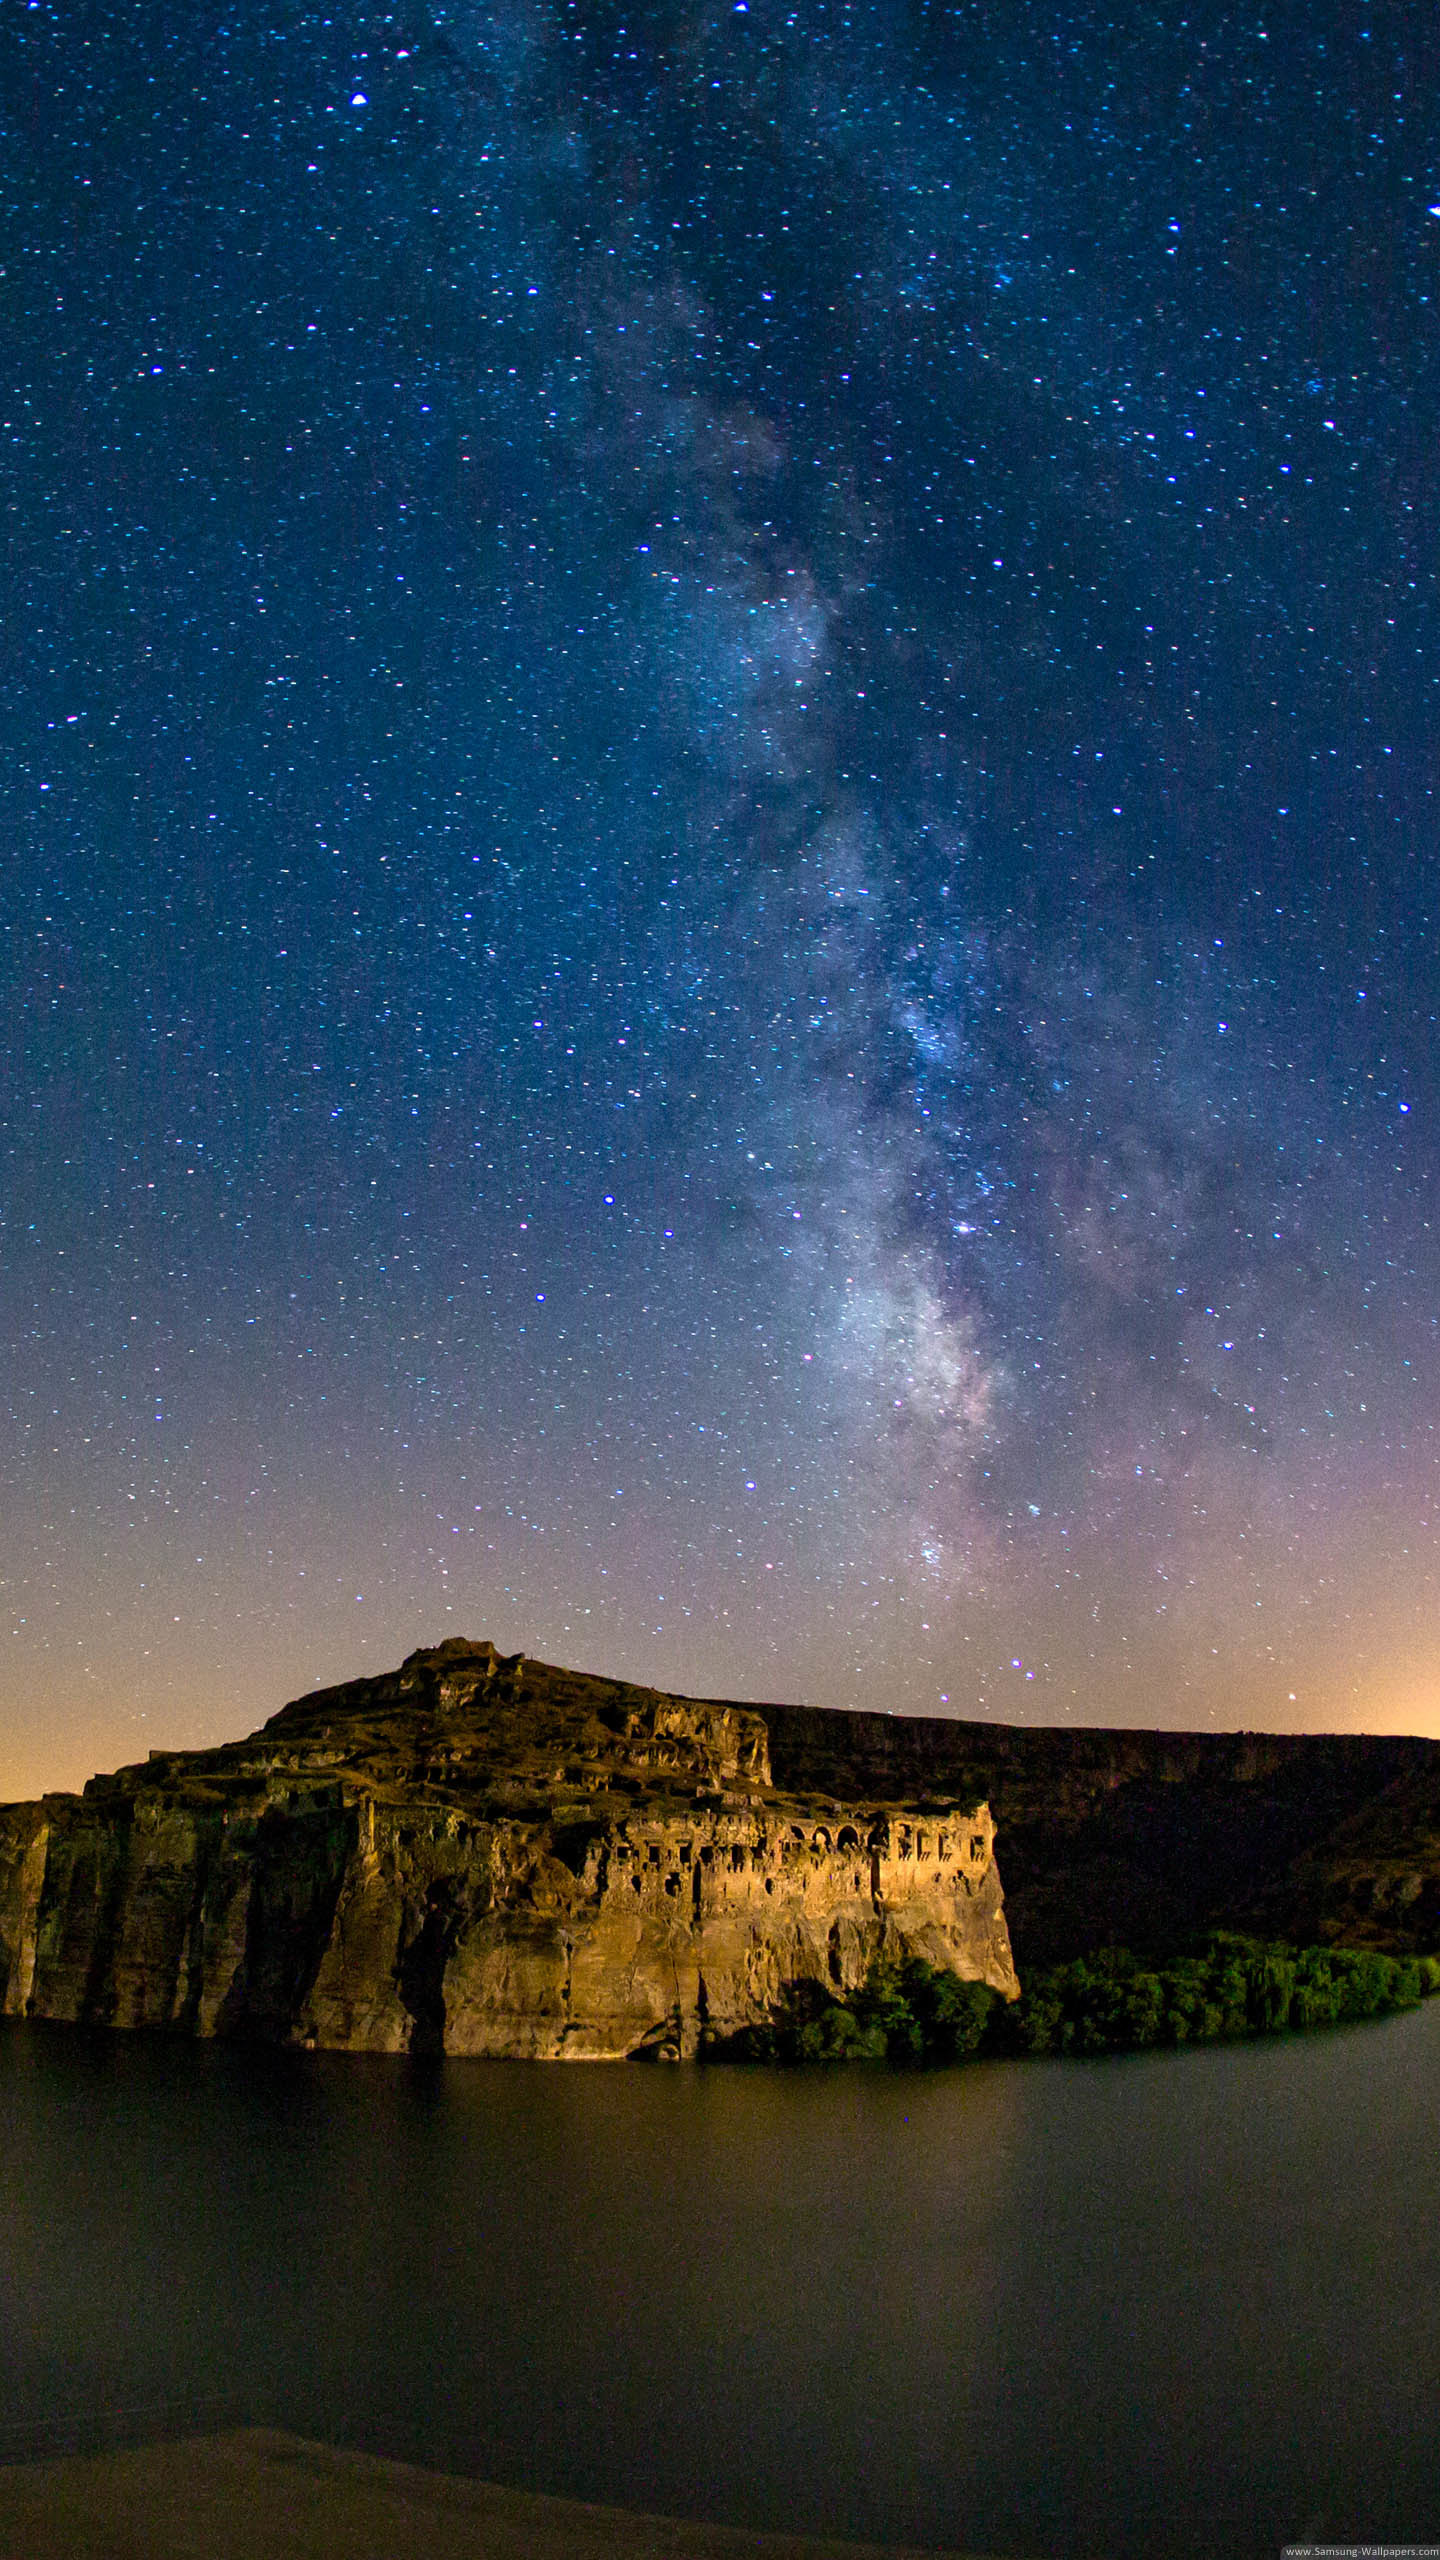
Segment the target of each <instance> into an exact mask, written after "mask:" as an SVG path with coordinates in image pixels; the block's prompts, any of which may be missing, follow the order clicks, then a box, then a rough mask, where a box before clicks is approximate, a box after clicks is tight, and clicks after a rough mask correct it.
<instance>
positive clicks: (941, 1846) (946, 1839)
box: [935, 1831, 950, 1866]
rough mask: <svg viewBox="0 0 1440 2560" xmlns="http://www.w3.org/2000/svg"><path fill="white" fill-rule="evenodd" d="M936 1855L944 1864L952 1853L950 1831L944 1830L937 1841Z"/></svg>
mask: <svg viewBox="0 0 1440 2560" xmlns="http://www.w3.org/2000/svg"><path fill="white" fill-rule="evenodd" d="M935 1855H936V1857H937V1858H938V1859H939V1860H940V1862H941V1864H942V1866H943V1864H944V1862H945V1860H946V1859H947V1858H948V1857H949V1855H950V1834H949V1832H948V1831H942V1832H941V1834H940V1837H939V1839H938V1840H937V1841H936V1843H935Z"/></svg>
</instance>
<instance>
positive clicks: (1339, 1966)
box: [708, 1934, 1440, 2063]
mask: <svg viewBox="0 0 1440 2560" xmlns="http://www.w3.org/2000/svg"><path fill="white" fill-rule="evenodd" d="M1436 1991H1440V1957H1437V1956H1408V1957H1397V1956H1389V1955H1384V1954H1381V1953H1379V1952H1378V1951H1377V1950H1375V1949H1374V1948H1369V1947H1361V1948H1351V1947H1288V1946H1282V1945H1270V1944H1266V1943H1264V1942H1263V1941H1260V1940H1257V1939H1253V1938H1242V1937H1237V1936H1234V1935H1230V1934H1224V1935H1221V1934H1217V1935H1215V1936H1212V1937H1210V1938H1208V1939H1207V1940H1206V1941H1205V1942H1204V1944H1203V1945H1202V1946H1200V1947H1199V1948H1197V1949H1196V1950H1195V1951H1194V1952H1193V1953H1191V1954H1189V1955H1183V1956H1174V1957H1171V1958H1170V1959H1169V1961H1168V1962H1166V1963H1163V1964H1150V1965H1147V1964H1145V1963H1142V1962H1141V1961H1140V1959H1139V1958H1137V1957H1136V1956H1134V1955H1133V1954H1132V1953H1131V1951H1130V1949H1129V1948H1128V1947H1107V1948H1104V1949H1102V1950H1101V1951H1100V1952H1099V1953H1098V1954H1096V1955H1093V1956H1085V1957H1080V1958H1077V1959H1076V1960H1075V1961H1074V1962H1073V1963H1070V1964H1060V1965H1050V1966H1048V1967H1044V1968H1042V1969H1041V1970H1040V1971H1038V1972H1036V1973H1035V1974H1033V1975H1032V1976H1031V1977H1030V1978H1029V1980H1028V1981H1027V1983H1026V1985H1025V1988H1024V1990H1023V1992H1022V1994H1021V1996H1020V1998H1019V1999H1018V2000H1015V2001H1010V2002H1006V2001H1003V2000H1001V1999H1000V1998H999V1997H998V1996H997V1994H996V1993H995V1992H993V1991H992V1990H991V1989H990V1988H989V1986H988V1984H986V1983H983V1982H962V1981H961V1980H960V1979H959V1978H958V1976H956V1975H955V1974H953V1973H946V1972H943V1971H940V1970H938V1969H937V1968H936V1967H935V1966H933V1965H928V1964H924V1963H921V1962H919V1961H918V1960H912V1961H911V1962H909V1963H906V1964H901V1965H892V1966H883V1967H877V1968H876V1969H875V1970H873V1971H872V1973H871V1974H870V1977H869V1979H868V1981H867V1982H866V1983H865V1985H864V1986H863V1988H862V1989H861V1990H860V1991H858V1992H856V1993H855V1994H854V1995H853V1997H851V1998H850V1999H848V2000H846V1999H841V1998H839V1997H838V1996H832V1995H829V1994H827V1993H825V1992H823V1991H822V1990H821V1989H820V1987H819V1986H818V1985H817V1984H814V1983H805V1984H802V1985H800V1986H799V1987H798V1988H797V1989H796V1990H794V1991H792V1992H791V1993H790V1995H789V1997H788V1999H787V2000H786V2002H785V2005H784V2007H783V2009H782V2010H781V2011H780V2013H779V2014H778V2015H777V2016H776V2017H775V2018H774V2019H773V2020H771V2021H769V2022H767V2023H766V2024H765V2025H763V2026H756V2027H747V2028H745V2029H744V2030H743V2032H742V2033H741V2034H739V2035H736V2036H731V2037H727V2038H724V2039H718V2038H717V2039H716V2040H715V2041H714V2042H713V2043H712V2044H711V2045H710V2047H709V2049H708V2050H709V2053H710V2056H711V2058H713V2059H715V2060H718V2061H737V2062H899V2063H927V2062H962V2061H966V2060H969V2059H971V2058H972V2057H976V2056H979V2055H983V2054H993V2055H998V2054H1027V2053H1028V2054H1037V2053H1066V2054H1069V2053H1073V2054H1097V2053H1138V2052H1144V2051H1145V2050H1146V2049H1147V2048H1148V2047H1150V2046H1152V2045H1182V2044H1216V2043H1221V2042H1229V2041H1232V2040H1233V2039H1235V2038H1237V2037H1242V2036H1257V2035H1277V2034H1287V2033H1288V2034H1296V2033H1301V2032H1303V2031H1304V2030H1306V2029H1309V2028H1314V2027H1336V2026H1344V2025H1349V2024H1354V2023H1357V2022H1358V2021H1359V2020H1361V2019H1364V2018H1378V2017H1383V2016H1385V2015H1386V2014H1387V2013H1390V2012H1393V2011H1396V2010H1402V2009H1416V2008H1418V2007H1419V2005H1420V2003H1421V2001H1422V2000H1425V1999H1428V1998H1429V1997H1430V1996H1431V1995H1432V1994H1433V1993H1434V1992H1436Z"/></svg>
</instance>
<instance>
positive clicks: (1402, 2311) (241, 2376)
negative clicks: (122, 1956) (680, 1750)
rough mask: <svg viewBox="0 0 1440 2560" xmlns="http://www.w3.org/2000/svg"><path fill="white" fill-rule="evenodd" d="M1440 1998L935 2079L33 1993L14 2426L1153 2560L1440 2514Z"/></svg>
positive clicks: (16, 2186) (14, 2334)
mask: <svg viewBox="0 0 1440 2560" xmlns="http://www.w3.org/2000/svg"><path fill="white" fill-rule="evenodd" d="M1437 2118H1440V2002H1436V2003H1434V2004H1432V2007H1431V2008H1430V2009H1429V2010H1426V2011H1424V2012H1421V2013H1420V2014H1418V2015H1416V2016H1413V2017H1408V2018H1401V2019H1396V2020H1392V2021H1389V2022H1387V2023H1385V2024H1383V2025H1380V2026H1376V2027H1369V2028H1362V2029H1355V2030H1351V2031H1349V2032H1342V2033H1340V2034H1335V2035H1328V2036H1317V2037H1313V2038H1310V2039H1308V2040H1297V2041H1295V2042H1290V2043H1279V2044H1273V2045H1272V2044H1257V2045H1243V2046H1236V2047H1232V2048H1226V2049H1219V2050H1215V2049H1212V2050H1210V2051H1206V2052H1200V2053H1192V2054H1179V2055H1164V2056H1153V2057H1144V2058H1138V2059H1134V2060H1129V2061H1121V2062H1098V2063H1072V2062H1039V2063H996V2064H985V2065H981V2066H978V2067H972V2068H970V2069H968V2070H958V2071H952V2072H941V2073H934V2074H930V2075H926V2076H923V2077H922V2076H900V2075H893V2074H890V2073H887V2072H884V2071H869V2070H854V2069H852V2070H849V2071H843V2072H836V2073H830V2074H827V2073H823V2072H822V2073H788V2074H787V2073H780V2072H773V2073H771V2072H764V2071H743V2070H719V2069H711V2070H708V2071H706V2070H698V2069H686V2068H681V2069H672V2070H665V2069H656V2070H644V2069H640V2068H637V2067H633V2066H632V2067H629V2068H626V2067H623V2066H619V2067H614V2068H591V2069H580V2068H575V2069H565V2068H561V2067H556V2066H550V2067H546V2066H541V2065H527V2064H508V2063H484V2062H453V2061H452V2062H445V2063H438V2062H437V2063H427V2064H425V2065H423V2066H421V2065H412V2064H409V2063H406V2062H403V2061H391V2060H386V2059H378V2058H370V2057H356V2056H348V2055H343V2056H342V2055H324V2054H274V2053H266V2052H242V2051H237V2050H236V2049H234V2048H225V2049H218V2048H215V2047H197V2046H193V2045H188V2044H166V2043H163V2042H160V2041H151V2040H148V2039H141V2038H127V2037H116V2038H113V2039H109V2040H105V2039H94V2040H92V2039H90V2038H87V2037H83V2036H80V2035H77V2034H74V2033H71V2032H69V2031H67V2030H64V2029H54V2028H50V2029H46V2028H36V2027H25V2026H12V2027H8V2028H6V2029H4V2030H3V2031H0V2394H3V2402H4V2412H5V2417H6V2419H7V2420H8V2421H9V2422H11V2423H12V2424H13V2423H17V2422H28V2421H31V2420H36V2419H41V2418H44V2419H49V2418H52V2417H53V2416H54V2415H55V2414H56V2413H57V2412H71V2411H86V2410H96V2409H99V2408H102V2407H105V2406H107V2405H109V2406H126V2405H132V2406H133V2405H134V2404H136V2403H140V2402H145V2403H150V2402H154V2403H159V2402H170V2403H192V2404H193V2403H196V2402H199V2401H201V2400H205V2399H208V2398H211V2397H212V2396H215V2395H218V2396H220V2397H221V2398H222V2399H223V2400H224V2402H225V2404H226V2405H227V2407H228V2408H229V2409H230V2410H231V2411H232V2412H233V2413H235V2414H242V2415H243V2414H249V2415H253V2416H255V2417H257V2418H264V2419H269V2420H272V2421H274V2422H276V2423H280V2424H283V2425H287V2426H291V2427H295V2428H297V2429H299V2430H301V2431H302V2432H304V2433H307V2434H313V2435H320V2436H328V2437H332V2438H336V2439H339V2440H342V2441H348V2442H351V2443H357V2444H364V2445H367V2446H369V2447H371V2448H373V2449H375V2450H378V2451H382V2452H390V2453H396V2454H401V2455H405V2456H408V2457H410V2458H418V2459H420V2460H422V2461H431V2462H435V2463H438V2464H441V2465H443V2466H445V2467H449V2468H454V2469H464V2470H470V2471H474V2472H477V2473H480V2474H482V2475H484V2476H486V2477H489V2478H491V2479H496V2480H504V2481H510V2482H514V2483H517V2484H520V2485H524V2486H528V2487H534V2488H541V2489H548V2490H553V2491H557V2492H560V2493H563V2494H568V2495H574V2496H582V2497H591V2498H599V2499H605V2500H612V2501H615V2502H617V2503H622V2504H629V2505H635V2506H643V2507H651V2508H659V2509H662V2510H670V2511H674V2512H677V2513H684V2514H692V2515H705V2516H711V2517H716V2518H721V2519H725V2520H729V2521H733V2522H741V2523H749V2524H755V2525H762V2526H771V2527H780V2526H786V2525H789V2526H794V2527H802V2526H803V2527H808V2528H810V2529H813V2530H817V2531H818V2530H828V2531H830V2532H834V2533H847V2534H853V2535H856V2536H862V2537H870V2538H873V2539H875V2540H894V2541H899V2540H909V2541H913V2542H917V2543H922V2544H923V2543H932V2544H942V2545H943V2544H949V2545H960V2546H966V2545H968V2546H970V2547H971V2548H979V2549H982V2550H991V2551H996V2552H1016V2553H1028V2554H1034V2555H1042V2554H1043V2555H1053V2556H1054V2560H1070V2555H1076V2560H1080V2555H1100V2554H1105V2555H1107V2556H1108V2560H1130V2555H1136V2556H1137V2560H1138V2555H1146V2560H1172V2555H1173V2560H1181V2556H1182V2555H1197V2560H1198V2555H1199V2554H1200V2553H1202V2552H1203V2553H1206V2554H1207V2555H1208V2554H1210V2553H1222V2554H1226V2555H1229V2554H1239V2555H1248V2554H1251V2553H1255V2554H1260V2553H1274V2552H1276V2551H1278V2549H1279V2546H1280V2544H1281V2543H1282V2541H1284V2540H1285V2539H1287V2538H1299V2537H1300V2536H1301V2535H1302V2534H1304V2533H1313V2534H1323V2535H1325V2536H1326V2537H1329V2538H1339V2537H1341V2536H1350V2535H1353V2536H1357V2537H1358V2536H1363V2537H1364V2538H1365V2539H1367V2540H1372V2541H1373V2540H1382V2539H1391V2540H1405V2539H1411V2540H1413V2539H1417V2538H1420V2537H1421V2536H1422V2535H1426V2534H1430V2535H1433V2534H1434V2532H1435V2529H1436V2527H1437V2525H1440V2493H1437V2491H1436V2487H1435V2480H1436V2475H1437V2466H1436V2463H1435V2459H1434V2451H1433V2444H1434V2438H1433V2410H1434V2403H1435V2394H1436V2389H1437V2386H1440V2219H1437V2216H1436V2212H1435V2208H1434V2202H1433V2177H1434V2159H1435V2143H1436V2133H1437Z"/></svg>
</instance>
